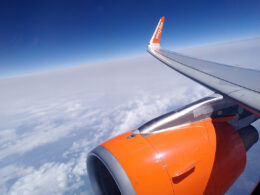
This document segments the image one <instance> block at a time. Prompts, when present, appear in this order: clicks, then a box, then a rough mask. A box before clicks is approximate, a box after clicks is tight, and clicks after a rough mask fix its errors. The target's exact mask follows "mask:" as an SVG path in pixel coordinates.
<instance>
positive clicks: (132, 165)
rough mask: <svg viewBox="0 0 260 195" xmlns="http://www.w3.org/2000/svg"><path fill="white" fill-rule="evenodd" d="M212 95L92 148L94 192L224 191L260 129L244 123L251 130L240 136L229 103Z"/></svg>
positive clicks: (89, 161)
mask: <svg viewBox="0 0 260 195" xmlns="http://www.w3.org/2000/svg"><path fill="white" fill-rule="evenodd" d="M213 99H214V101H209V100H208V99H207V101H206V103H205V100H203V101H204V104H203V103H202V104H201V102H200V104H198V102H197V103H195V104H191V105H190V106H187V107H185V108H183V109H180V110H178V111H175V112H172V113H171V114H169V113H168V114H166V115H163V116H161V117H158V118H156V119H154V120H152V121H150V122H148V123H146V124H145V125H143V126H142V127H140V128H139V129H138V130H135V131H129V132H126V133H124V134H121V135H119V136H116V137H114V138H112V139H110V140H108V141H106V142H104V143H103V144H101V145H100V146H98V147H97V148H95V149H94V150H92V151H91V152H90V153H89V155H88V159H87V168H88V174H89V178H90V181H91V185H92V188H93V191H94V192H95V194H223V193H225V192H226V191H227V190H228V188H229V187H230V186H231V185H232V183H233V182H234V181H235V180H236V179H237V177H238V176H239V175H240V174H241V173H242V171H243V169H244V167H245V164H246V147H245V144H244V143H245V140H246V143H247V148H250V146H251V145H252V144H253V143H254V142H256V141H257V139H258V134H256V133H255V132H256V130H255V129H254V128H253V127H251V126H250V127H249V126H248V127H244V128H242V129H243V132H251V133H241V134H242V135H243V136H242V137H241V134H239V132H238V131H237V130H236V129H235V128H234V126H232V125H231V124H229V121H231V120H232V119H233V118H234V115H232V116H230V115H229V116H225V114H226V113H227V111H225V109H226V108H227V104H225V109H224V108H223V107H221V106H220V105H221V103H222V106H223V102H222V100H220V99H218V100H216V98H213ZM211 100H212V99H211ZM203 101H202V102H203ZM214 105H215V107H214ZM216 105H218V106H217V107H216ZM203 106H204V108H203ZM209 106H210V108H211V109H209ZM229 106H233V105H231V104H229ZM192 107H193V108H192ZM198 108H199V109H198ZM217 108H221V110H222V112H221V116H217V112H218V111H219V110H218V109H217ZM196 109H197V110H196ZM198 111H199V112H198ZM181 112H183V113H181ZM191 112H192V113H193V115H192V116H191V115H190V113H191ZM228 112H230V110H229V111H228ZM180 113H181V114H180ZM184 113H185V114H184ZM194 113H196V115H195V114H194ZM209 113H210V115H209ZM229 114H230V113H229ZM176 115H177V116H176ZM202 115H203V117H204V118H202ZM187 121H188V122H187ZM246 128H247V129H246ZM249 134H250V136H248V135H249ZM248 137H250V140H249V138H248Z"/></svg>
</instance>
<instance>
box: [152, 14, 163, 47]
mask: <svg viewBox="0 0 260 195" xmlns="http://www.w3.org/2000/svg"><path fill="white" fill-rule="evenodd" d="M164 18H165V17H164V16H163V17H161V19H160V22H159V24H158V27H157V29H156V33H155V36H154V38H153V43H155V44H156V43H160V39H161V34H162V29H163V23H164Z"/></svg>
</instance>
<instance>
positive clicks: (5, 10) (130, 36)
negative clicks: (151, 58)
mask: <svg viewBox="0 0 260 195" xmlns="http://www.w3.org/2000/svg"><path fill="white" fill-rule="evenodd" d="M259 10H260V1H259V0H250V1H246V0H244V1H242V0H218V1H206V0H205V1H201V0H196V1H195V0H194V1H193V0H174V1H164V0H161V1H158V0H157V1H153V0H150V1H134V0H130V1H104V0H99V1H96V0H87V1H83V0H78V1H66V0H54V1H53V0H42V1H34V0H24V1H20V0H10V1H7V0H6V1H1V6H0V77H10V76H15V75H21V74H28V73H33V72H41V71H46V70H49V69H55V68H59V67H64V66H76V65H81V64H89V63H93V62H101V61H106V60H109V59H118V58H125V57H129V56H136V55H143V54H145V52H146V46H147V43H148V42H149V39H150V37H151V35H152V33H153V31H154V28H155V26H156V24H157V22H158V20H159V18H160V17H161V16H165V17H166V21H165V28H164V31H163V36H162V37H163V38H162V40H161V43H162V45H163V46H164V47H165V48H169V49H178V48H186V47H191V46H195V45H205V44H209V43H216V42H225V41H230V40H239V39H244V38H254V37H258V36H260V26H259V22H260V12H259Z"/></svg>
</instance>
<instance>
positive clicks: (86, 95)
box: [0, 38, 260, 195]
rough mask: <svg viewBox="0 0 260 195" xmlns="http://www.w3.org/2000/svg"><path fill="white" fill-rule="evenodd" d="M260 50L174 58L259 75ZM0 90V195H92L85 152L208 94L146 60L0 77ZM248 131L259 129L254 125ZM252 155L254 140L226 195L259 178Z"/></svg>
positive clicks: (243, 47)
mask: <svg viewBox="0 0 260 195" xmlns="http://www.w3.org/2000/svg"><path fill="white" fill-rule="evenodd" d="M259 49H260V38H258V39H247V40H242V41H237V42H228V43H225V44H214V45H209V46H202V47H194V48H187V49H182V50H180V51H181V52H182V53H185V54H189V55H192V56H197V55H199V56H200V57H201V58H203V59H207V60H214V61H217V62H222V63H228V64H237V63H238V62H239V63H241V64H240V65H241V66H242V65H244V64H247V67H249V68H250V67H254V68H256V67H257V66H258V68H259V64H258V62H259V60H260V56H259V55H257V52H256V51H259ZM252 51H255V52H252ZM0 89H1V95H0V194H3V195H5V194H8V195H9V194H10V195H16V194H23V195H27V194H28V195H31V194H36V195H38V194H39V195H41V194H65V195H66V194H68V195H70V194H79V195H80V194H90V195H91V194H93V193H92V191H91V188H90V184H89V181H88V175H87V171H86V157H87V154H88V152H89V151H90V150H91V149H92V148H94V147H96V146H97V145H98V144H100V143H102V142H103V141H105V140H107V139H109V138H111V137H113V136H115V135H118V134H120V133H123V132H126V131H129V130H133V129H136V128H138V127H139V126H141V125H142V124H144V123H145V122H147V121H149V120H151V119H152V118H154V117H157V116H160V115H162V114H164V113H166V112H169V111H172V110H174V109H176V108H179V107H181V106H184V105H187V104H188V103H191V102H193V101H195V100H198V99H200V98H202V97H205V96H207V95H210V94H212V91H210V90H208V89H206V88H204V87H202V86H201V85H199V84H197V83H195V82H193V81H192V80H190V79H188V78H186V77H184V76H182V75H181V74H179V73H177V72H175V71H173V70H171V69H169V68H168V67H167V66H165V65H163V64H162V63H161V62H159V61H158V60H156V59H155V58H153V57H152V56H151V55H149V54H146V55H143V56H135V57H129V58H125V59H119V60H109V61H106V62H99V63H93V64H89V65H82V66H71V67H66V68H60V69H56V70H49V71H45V72H42V73H34V74H30V75H20V76H16V77H10V78H1V79H0ZM253 125H254V126H255V127H256V128H257V129H260V122H259V121H257V122H256V123H254V124H253ZM258 131H259V130H258ZM259 153H260V142H259V141H258V143H257V144H255V145H254V146H253V147H252V148H251V149H250V150H249V152H248V153H247V165H246V168H245V170H244V172H243V173H242V175H241V176H240V177H239V178H238V180H237V181H236V182H235V183H234V185H233V186H232V187H231V188H230V189H229V191H228V192H227V195H240V194H241V195H244V194H250V192H251V191H252V189H253V188H254V186H255V185H256V183H257V182H258V181H259V178H260V163H259V162H260V156H259Z"/></svg>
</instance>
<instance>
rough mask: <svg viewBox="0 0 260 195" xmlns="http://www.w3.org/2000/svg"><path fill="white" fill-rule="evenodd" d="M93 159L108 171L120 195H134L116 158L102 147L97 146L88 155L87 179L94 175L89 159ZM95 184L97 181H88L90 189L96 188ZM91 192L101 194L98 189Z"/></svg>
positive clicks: (131, 186) (129, 182)
mask: <svg viewBox="0 0 260 195" xmlns="http://www.w3.org/2000/svg"><path fill="white" fill-rule="evenodd" d="M93 157H96V158H98V159H99V160H100V161H101V162H102V163H103V165H104V166H105V167H106V169H107V170H108V171H109V173H110V174H111V176H112V177H113V179H114V181H115V182H116V184H117V187H118V188H119V190H120V192H121V194H129V195H135V194H136V192H135V189H134V187H133V185H132V183H131V181H130V179H129V178H128V176H127V174H126V172H125V171H124V169H123V167H122V166H121V164H120V163H119V162H118V160H117V159H116V157H115V156H114V155H113V154H112V153H111V152H110V151H109V150H108V149H106V148H105V147H104V146H102V145H99V146H97V147H96V148H94V149H93V150H92V151H91V152H89V154H88V157H87V170H88V174H89V178H92V176H93V174H95V173H94V170H93V165H91V159H92V158H93ZM96 182H97V181H94V180H93V179H90V183H91V185H92V187H94V186H97V183H96ZM93 190H94V192H95V194H101V190H100V189H97V188H96V187H94V188H93Z"/></svg>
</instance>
